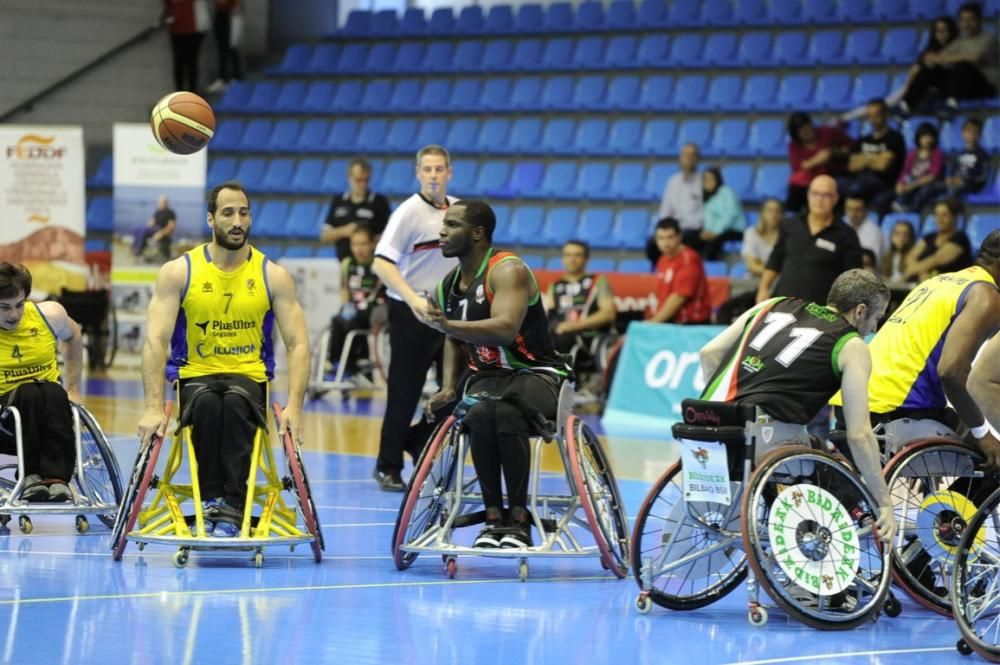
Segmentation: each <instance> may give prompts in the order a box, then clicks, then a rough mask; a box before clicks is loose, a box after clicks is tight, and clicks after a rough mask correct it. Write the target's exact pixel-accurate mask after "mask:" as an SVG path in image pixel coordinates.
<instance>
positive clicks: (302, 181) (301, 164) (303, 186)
mask: <svg viewBox="0 0 1000 665" xmlns="http://www.w3.org/2000/svg"><path fill="white" fill-rule="evenodd" d="M322 176H323V160H322V159H319V158H318V157H307V158H306V159H300V160H299V161H298V163H297V164H296V165H295V173H293V174H292V179H291V182H289V185H288V190H289V191H290V192H293V193H295V194H319V193H320V189H319V182H320V178H321V177H322Z"/></svg>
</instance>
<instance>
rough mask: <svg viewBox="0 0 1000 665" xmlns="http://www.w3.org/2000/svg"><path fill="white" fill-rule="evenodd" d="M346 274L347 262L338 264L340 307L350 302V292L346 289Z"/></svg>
mask: <svg viewBox="0 0 1000 665" xmlns="http://www.w3.org/2000/svg"><path fill="white" fill-rule="evenodd" d="M347 281H348V274H347V261H346V260H344V261H341V262H340V306H341V307H343V306H344V305H346V304H347V303H349V302H351V291H350V289H348V288H347Z"/></svg>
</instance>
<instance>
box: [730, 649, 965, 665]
mask: <svg viewBox="0 0 1000 665" xmlns="http://www.w3.org/2000/svg"><path fill="white" fill-rule="evenodd" d="M954 650H955V646H954V645H952V646H947V647H922V648H916V649H878V650H875V651H850V652H847V653H827V654H810V655H808V656H785V657H782V658H765V659H763V660H736V661H733V662H732V663H726V664H725V665H771V664H773V663H799V662H803V661H814V660H832V659H834V658H853V657H862V656H895V655H897V654H904V653H938V652H943V651H954Z"/></svg>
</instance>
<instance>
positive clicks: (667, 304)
mask: <svg viewBox="0 0 1000 665" xmlns="http://www.w3.org/2000/svg"><path fill="white" fill-rule="evenodd" d="M654 238H655V240H656V246H657V248H658V249H659V251H660V254H661V256H660V258H659V260H658V261H657V262H656V277H657V279H658V280H659V283H658V284H657V287H656V311H655V312H654V311H647V317H646V320H647V321H650V322H652V323H708V321H709V317H710V316H711V315H712V304H711V301H710V300H709V294H708V278H706V277H705V266H704V265H703V264H702V262H701V256H699V254H698V252H696V251H694V250H693V249H691V248H690V247H687V246H685V245H684V243H683V242H681V227H680V224H679V223H678V221H677V220H676V219H673V218H672V217H666V218H664V219H661V220H660V221H659V222H657V224H656V234H655V235H654Z"/></svg>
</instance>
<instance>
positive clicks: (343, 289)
mask: <svg viewBox="0 0 1000 665" xmlns="http://www.w3.org/2000/svg"><path fill="white" fill-rule="evenodd" d="M374 258H375V234H373V233H372V230H371V229H370V228H368V227H367V226H359V227H357V228H356V229H354V233H352V234H351V256H349V257H347V258H346V259H345V260H343V261H341V263H340V267H341V270H340V299H341V302H343V303H344V304H343V305H342V306H341V308H340V311H339V312H338V313H337V315H336V316H335V317H333V320H332V321H331V322H330V349H329V353H328V355H327V360H328V361H329V363H330V365H331V367H332V371H336V369H337V364H338V363H339V362H340V356H341V353H342V352H343V350H344V342H345V341H346V340H347V334H348V333H349V332H351V331H352V330H365V329H367V328H371V327H372V326H373V325H375V324H376V323H378V322H385V320H386V319H387V318H388V312H387V311H386V302H385V288H384V287H383V286H382V282H381V281H380V280H379V278H378V275H376V274H375V273H374V272H373V271H372V262H373V260H374ZM367 352H368V344H367V342H365V341H363V340H361V341H358V342H355V343H354V344H353V346H352V347H351V350H350V352H349V355H348V358H347V367H345V368H344V371H345V375H346V374H353V373H355V372H356V371H357V366H358V361H359V360H360V359H361V358H364V357H367Z"/></svg>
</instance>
